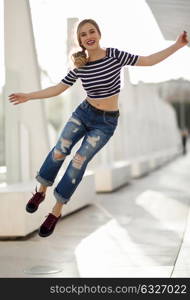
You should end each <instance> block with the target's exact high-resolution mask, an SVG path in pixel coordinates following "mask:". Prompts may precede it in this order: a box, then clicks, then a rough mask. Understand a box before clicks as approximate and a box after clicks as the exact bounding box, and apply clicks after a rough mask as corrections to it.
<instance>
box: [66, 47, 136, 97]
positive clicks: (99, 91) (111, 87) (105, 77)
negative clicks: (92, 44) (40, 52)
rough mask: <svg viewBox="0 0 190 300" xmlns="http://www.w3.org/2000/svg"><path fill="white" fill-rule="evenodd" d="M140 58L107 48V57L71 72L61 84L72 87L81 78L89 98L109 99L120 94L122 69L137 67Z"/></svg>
mask: <svg viewBox="0 0 190 300" xmlns="http://www.w3.org/2000/svg"><path fill="white" fill-rule="evenodd" d="M138 57H139V56H138V55H134V54H130V53H128V52H125V51H120V50H118V49H117V48H106V56H105V57H103V58H101V59H98V60H95V61H90V62H87V63H86V64H85V65H84V66H83V67H79V68H75V69H73V70H70V71H69V73H68V74H67V75H66V76H65V77H64V78H63V79H62V80H61V82H63V83H64V84H66V85H70V86H72V85H73V84H74V83H75V81H76V80H77V79H78V78H80V79H81V81H82V85H83V87H84V89H85V91H86V92H87V96H88V97H89V98H107V97H110V96H113V95H116V94H118V93H119V92H120V86H121V81H120V72H121V68H122V67H123V66H126V65H131V66H133V65H135V63H136V62H137V60H138Z"/></svg>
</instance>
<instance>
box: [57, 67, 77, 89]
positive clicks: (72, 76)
mask: <svg viewBox="0 0 190 300" xmlns="http://www.w3.org/2000/svg"><path fill="white" fill-rule="evenodd" d="M77 79H78V76H77V70H76V69H73V70H70V71H69V73H68V74H67V75H66V76H65V77H64V78H63V79H62V80H61V82H63V83H65V84H67V85H70V86H72V85H73V84H74V83H75V81H76V80H77Z"/></svg>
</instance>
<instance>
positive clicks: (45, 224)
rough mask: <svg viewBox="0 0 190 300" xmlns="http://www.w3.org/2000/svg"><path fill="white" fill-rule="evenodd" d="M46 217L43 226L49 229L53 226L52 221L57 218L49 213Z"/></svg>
mask: <svg viewBox="0 0 190 300" xmlns="http://www.w3.org/2000/svg"><path fill="white" fill-rule="evenodd" d="M46 217H48V218H47V219H46V220H45V222H44V224H43V226H45V227H47V228H48V229H50V228H51V226H53V225H54V223H55V222H56V221H57V218H56V217H55V216H53V215H50V214H49V215H48V216H46Z"/></svg>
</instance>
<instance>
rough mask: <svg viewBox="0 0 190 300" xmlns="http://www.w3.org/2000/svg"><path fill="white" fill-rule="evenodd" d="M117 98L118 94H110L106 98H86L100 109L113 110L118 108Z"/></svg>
mask: <svg viewBox="0 0 190 300" xmlns="http://www.w3.org/2000/svg"><path fill="white" fill-rule="evenodd" d="M118 98H119V94H117V95H113V96H110V97H108V98H102V99H92V98H89V97H87V98H86V100H87V101H88V102H89V103H90V104H91V105H92V106H94V107H96V108H98V109H101V110H107V111H114V110H118V109H119V108H118Z"/></svg>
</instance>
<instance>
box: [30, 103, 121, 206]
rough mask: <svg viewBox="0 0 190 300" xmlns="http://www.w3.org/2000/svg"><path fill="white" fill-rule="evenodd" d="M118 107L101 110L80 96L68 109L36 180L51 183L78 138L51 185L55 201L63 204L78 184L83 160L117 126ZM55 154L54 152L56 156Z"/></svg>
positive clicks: (90, 156) (88, 156)
mask: <svg viewBox="0 0 190 300" xmlns="http://www.w3.org/2000/svg"><path fill="white" fill-rule="evenodd" d="M118 117H119V111H118V110H117V111H112V112H110V111H109V112H108V111H103V110H99V109H97V108H95V107H93V106H92V105H91V104H89V102H88V101H87V100H84V101H83V102H82V103H81V104H80V105H79V106H78V107H77V108H76V110H75V111H74V112H73V113H72V115H71V117H70V118H69V120H68V122H67V123H66V125H65V127H64V128H63V130H62V132H61V135H60V137H59V138H58V141H57V143H56V145H55V146H54V147H53V149H52V150H51V151H50V152H49V154H48V155H47V157H46V159H45V161H44V163H43V164H42V166H41V168H40V170H39V172H37V175H36V180H37V181H38V182H40V183H41V184H43V185H45V186H51V185H53V183H54V180H55V178H56V175H57V174H58V172H59V169H60V167H61V166H62V164H63V162H64V160H65V158H66V156H67V155H69V154H70V153H71V150H72V148H73V146H74V145H75V144H76V143H77V142H78V141H79V140H80V139H81V138H82V137H84V138H83V141H82V143H81V145H80V148H79V149H78V151H77V152H76V154H75V155H74V157H73V158H72V160H71V162H70V163H69V165H68V167H67V169H66V171H65V173H64V175H63V177H62V178H61V180H60V181H59V183H58V185H57V186H56V188H55V189H54V196H55V198H56V200H57V201H59V202H61V203H64V204H66V203H67V202H68V201H69V200H70V198H71V196H72V194H73V193H74V191H75V190H76V188H77V186H78V185H79V183H80V181H81V180H82V177H83V175H84V172H85V170H86V167H87V164H88V163H89V161H90V160H91V159H92V158H93V156H94V155H95V154H96V153H97V152H98V151H99V150H100V149H101V148H102V147H103V146H104V145H105V144H106V143H107V142H108V140H109V139H110V138H111V136H112V135H113V134H114V131H115V129H116V127H117V123H118ZM57 154H58V156H57Z"/></svg>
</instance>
